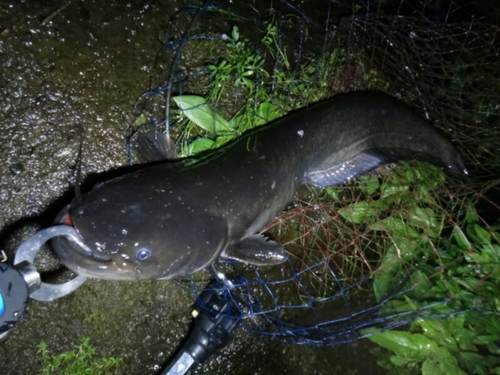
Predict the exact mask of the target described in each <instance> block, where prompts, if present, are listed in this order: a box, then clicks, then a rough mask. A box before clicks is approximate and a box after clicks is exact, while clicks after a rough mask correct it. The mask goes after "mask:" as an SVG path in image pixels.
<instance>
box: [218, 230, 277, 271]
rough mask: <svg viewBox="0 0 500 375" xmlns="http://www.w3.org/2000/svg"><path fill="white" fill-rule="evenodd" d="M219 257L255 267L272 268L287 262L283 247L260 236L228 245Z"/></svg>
mask: <svg viewBox="0 0 500 375" xmlns="http://www.w3.org/2000/svg"><path fill="white" fill-rule="evenodd" d="M221 257H223V258H228V259H234V260H238V261H240V262H243V263H248V264H253V265H256V266H272V265H276V264H280V263H283V262H285V261H286V260H287V255H286V250H285V248H284V247H283V245H281V244H279V243H277V242H274V241H271V240H270V239H268V238H267V237H265V236H263V235H261V234H254V235H253V236H250V237H247V238H244V239H243V240H241V241H239V242H236V243H233V244H231V245H229V246H228V247H227V248H226V249H225V250H224V251H223V252H222V254H221Z"/></svg>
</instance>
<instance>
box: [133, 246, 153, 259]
mask: <svg viewBox="0 0 500 375" xmlns="http://www.w3.org/2000/svg"><path fill="white" fill-rule="evenodd" d="M151 255H153V252H152V251H151V250H149V249H148V248H146V247H141V248H140V249H139V250H137V251H136V252H135V258H136V259H137V260H140V261H143V260H147V259H149V258H151Z"/></svg>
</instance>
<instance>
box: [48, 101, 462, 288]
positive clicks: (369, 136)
mask: <svg viewBox="0 0 500 375" xmlns="http://www.w3.org/2000/svg"><path fill="white" fill-rule="evenodd" d="M415 158H416V159H422V160H424V161H430V162H432V163H434V164H437V165H440V166H442V167H445V168H447V169H449V170H452V171H455V172H457V173H459V174H463V173H465V172H466V171H465V168H464V165H463V163H462V161H461V159H460V156H459V154H458V153H457V151H456V150H455V148H454V147H453V146H452V144H451V143H450V142H449V141H448V140H447V139H446V138H445V137H444V136H443V135H442V134H441V133H440V132H439V131H438V130H437V129H436V128H434V127H433V126H432V125H431V124H430V123H429V122H428V121H426V120H425V119H423V118H422V117H420V116H419V115H418V114H416V113H415V112H414V111H413V110H412V109H411V108H409V107H408V106H406V105H405V104H403V103H402V102H400V101H398V100H397V99H394V98H391V97H389V96H387V95H384V94H380V93H356V94H348V95H342V96H339V97H335V98H333V99H330V100H327V101H324V102H322V103H319V104H316V105H314V106H311V107H309V108H307V109H303V110H300V111H298V112H296V113H293V114H291V115H289V116H286V117H284V118H282V119H280V120H278V121H275V122H273V123H272V124H270V125H267V126H264V127H261V128H258V129H256V130H254V131H252V132H250V133H248V134H246V135H244V136H242V137H240V138H239V139H238V140H236V141H234V142H233V143H231V144H230V145H228V146H226V147H224V148H223V149H221V150H218V151H216V152H214V154H213V155H210V156H209V157H206V158H203V159H202V160H200V161H199V162H198V163H195V164H192V165H187V164H186V163H185V162H182V161H180V162H177V163H172V162H170V163H159V164H155V165H152V166H149V167H145V168H144V169H140V170H138V171H135V172H133V173H129V174H126V175H124V176H122V177H118V178H115V179H112V180H110V181H107V182H106V183H104V184H101V185H100V186H98V187H96V188H94V189H93V190H92V191H90V192H89V193H88V194H87V195H86V196H84V197H83V199H81V200H78V201H77V200H75V201H74V202H73V203H72V204H71V207H70V209H69V217H70V221H71V223H72V225H73V226H74V227H75V229H76V230H77V232H78V233H79V234H80V236H81V238H82V241H83V242H84V243H85V244H86V245H87V246H88V247H89V248H90V249H91V250H92V254H84V253H82V252H81V251H76V250H74V249H72V248H71V247H69V246H67V244H66V243H65V242H64V241H65V240H64V239H60V240H59V241H58V242H57V243H56V244H55V246H53V247H54V250H55V252H56V254H57V255H58V257H59V258H60V259H61V260H62V262H63V263H64V264H65V265H66V266H67V267H68V268H70V269H72V270H74V271H75V272H77V273H79V274H83V275H86V276H89V277H96V278H102V279H114V280H120V279H121V280H138V279H159V278H172V277H176V276H179V275H185V274H188V273H192V272H195V271H197V270H199V269H202V268H204V267H206V266H208V265H209V264H210V263H212V262H213V261H214V260H215V259H216V258H217V257H219V256H225V257H228V258H235V259H242V260H244V261H248V262H250V263H256V264H266V263H271V264H275V263H279V262H281V261H283V253H282V252H283V251H284V250H283V248H282V247H281V245H279V244H277V243H275V242H273V241H266V239H265V238H263V237H261V236H260V235H256V234H255V233H256V232H258V231H259V230H260V229H261V228H262V227H263V226H264V225H265V224H266V223H267V222H269V221H270V220H271V219H272V218H273V217H275V216H276V215H277V214H278V213H279V212H280V211H281V210H282V209H283V208H284V207H285V206H286V204H287V203H289V202H290V201H291V200H292V198H293V195H294V193H295V192H296V191H297V189H298V188H299V186H300V185H302V184H304V183H309V184H313V185H316V186H319V187H322V188H325V187H328V186H333V185H337V184H341V183H343V182H345V181H347V180H350V179H352V178H355V177H356V176H359V175H361V174H364V173H366V172H368V171H370V170H372V169H374V168H376V167H378V166H380V165H382V164H385V163H387V162H393V161H398V160H401V159H415Z"/></svg>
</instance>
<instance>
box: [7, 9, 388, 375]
mask: <svg viewBox="0 0 500 375" xmlns="http://www.w3.org/2000/svg"><path fill="white" fill-rule="evenodd" d="M62 4H64V2H59V1H41V0H40V1H11V2H1V3H0V92H1V95H0V248H1V249H4V250H6V251H7V253H8V254H9V255H10V256H12V254H13V253H14V251H15V249H16V247H17V246H18V245H19V243H20V242H21V241H22V240H24V239H26V238H27V236H28V235H30V234H32V233H34V232H35V231H36V230H38V229H39V228H42V227H45V226H49V225H50V223H51V221H52V220H53V218H54V217H55V214H56V213H57V212H58V210H59V209H61V208H62V207H63V206H64V205H65V204H68V203H69V202H70V201H71V199H72V196H73V186H74V182H75V174H76V165H77V155H78V146H79V143H80V140H81V138H82V137H83V155H82V160H83V164H82V172H83V175H84V176H88V175H90V174H95V173H101V172H105V171H108V170H110V169H113V168H116V167H118V166H123V165H126V164H127V155H126V152H125V138H126V135H127V134H128V126H129V124H130V123H131V121H132V120H133V115H132V105H133V103H134V101H135V99H136V97H137V96H138V95H139V94H140V93H142V92H143V91H145V90H146V89H147V88H148V82H149V77H150V69H151V68H152V65H153V62H154V60H155V56H156V54H157V52H158V50H159V49H161V47H162V41H163V30H164V27H165V24H166V22H167V21H168V18H169V16H170V15H171V14H172V13H173V12H175V11H176V10H177V9H178V8H179V7H181V6H182V3H181V2H176V3H175V4H173V3H171V2H157V3H156V2H155V3H154V4H151V2H147V1H129V2H121V1H118V0H112V1H106V2H102V1H97V0H96V1H70V2H68V4H69V5H68V6H67V7H65V8H64V9H62V10H61V12H59V13H58V14H56V15H55V16H54V17H53V18H52V19H50V20H48V19H47V17H49V16H50V15H51V14H53V12H54V11H56V10H58V9H59V8H60V7H61V5H62ZM49 263H50V262H49ZM47 267H48V266H47ZM192 303H193V299H192V297H191V295H189V294H188V293H186V292H184V291H183V290H182V289H180V288H179V287H177V286H175V285H174V284H173V283H171V282H165V281H150V282H136V283H134V282H110V281H99V280H91V281H88V282H87V283H86V284H85V285H84V286H83V287H81V288H80V289H79V290H77V291H76V292H75V293H73V294H71V295H69V296H67V297H65V298H62V299H60V300H56V301H53V302H50V303H39V302H35V301H31V302H30V304H29V306H28V309H27V312H26V316H25V318H24V319H23V320H22V321H21V322H20V323H19V324H18V325H17V326H16V327H15V328H14V329H13V330H12V332H10V334H9V335H8V336H7V337H6V338H5V339H4V340H2V341H1V342H0V369H1V370H0V372H1V373H2V374H3V375H10V374H12V375H14V374H23V375H24V374H35V373H38V372H39V371H40V370H41V363H40V361H41V360H40V358H39V357H38V356H37V354H36V346H37V345H38V344H39V343H40V342H41V341H44V342H46V343H47V345H48V347H49V349H50V350H51V352H52V353H61V352H64V351H67V350H70V349H72V348H73V346H74V345H76V344H78V342H79V337H82V336H86V337H89V338H90V340H91V341H90V343H91V344H92V345H93V346H95V347H96V349H97V354H98V355H99V356H105V357H108V356H119V357H122V358H123V359H124V362H123V365H122V366H121V367H120V369H119V370H118V371H117V373H119V374H125V373H127V374H155V373H158V370H159V369H160V368H161V367H162V366H163V365H164V364H165V363H166V362H167V361H168V359H169V358H172V356H173V355H174V354H175V352H176V350H177V349H178V348H179V346H180V344H181V343H182V342H183V340H184V339H185V337H186V334H187V332H188V329H189V328H190V324H191V317H190V311H191V306H192ZM379 371H380V370H379V369H378V367H377V366H376V363H375V360H374V358H373V357H372V356H371V355H370V354H369V352H368V344H367V343H366V342H357V343H353V344H349V345H344V346H337V347H332V348H318V347H311V346H292V345H286V344H281V343H277V342H275V341H272V340H270V339H269V338H267V337H262V336H257V335H249V334H247V333H245V332H244V331H242V330H238V331H237V332H236V333H235V334H234V338H233V340H232V341H231V343H230V345H228V346H227V347H226V348H224V349H223V350H222V351H221V352H219V353H218V354H217V355H216V356H215V357H214V358H212V359H211V360H210V361H209V363H207V365H206V366H205V367H204V368H202V369H201V370H199V372H198V373H203V374H273V373H280V374H334V373H342V374H361V373H371V374H375V373H379Z"/></svg>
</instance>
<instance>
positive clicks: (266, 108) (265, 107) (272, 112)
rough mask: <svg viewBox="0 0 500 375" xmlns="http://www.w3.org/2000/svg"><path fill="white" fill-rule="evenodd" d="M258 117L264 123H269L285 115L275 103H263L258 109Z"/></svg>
mask: <svg viewBox="0 0 500 375" xmlns="http://www.w3.org/2000/svg"><path fill="white" fill-rule="evenodd" d="M257 116H258V118H259V119H260V120H262V121H263V123H267V122H270V121H272V120H274V119H277V118H279V117H281V116H283V113H282V112H281V111H280V110H279V108H278V107H277V106H275V105H274V104H273V103H271V102H262V103H260V105H259V107H258V108H257Z"/></svg>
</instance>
